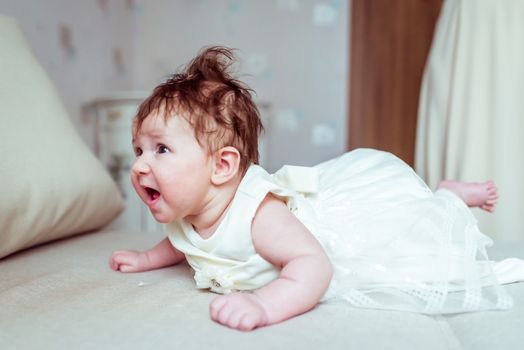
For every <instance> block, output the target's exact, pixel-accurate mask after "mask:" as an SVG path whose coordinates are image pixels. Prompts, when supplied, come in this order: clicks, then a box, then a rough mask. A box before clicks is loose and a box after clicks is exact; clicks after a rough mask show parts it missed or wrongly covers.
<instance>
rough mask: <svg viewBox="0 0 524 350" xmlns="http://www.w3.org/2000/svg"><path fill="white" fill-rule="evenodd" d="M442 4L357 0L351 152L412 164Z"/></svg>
mask: <svg viewBox="0 0 524 350" xmlns="http://www.w3.org/2000/svg"><path fill="white" fill-rule="evenodd" d="M441 4H442V0H353V1H351V21H350V23H351V30H350V33H351V45H350V69H349V71H350V77H349V90H350V91H349V117H348V118H349V123H348V149H350V150H351V149H355V148H360V147H371V148H377V149H380V150H384V151H388V152H392V153H394V154H395V155H396V156H398V157H399V158H401V159H402V160H404V161H405V162H406V163H408V164H409V165H411V166H413V161H414V152H415V133H416V125H417V108H418V97H419V91H420V82H421V80H422V74H423V71H424V64H425V62H426V57H427V55H428V52H429V48H430V45H431V40H432V38H433V31H434V27H435V22H436V20H437V18H438V15H439V11H440V7H441Z"/></svg>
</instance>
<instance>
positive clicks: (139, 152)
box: [134, 147, 142, 157]
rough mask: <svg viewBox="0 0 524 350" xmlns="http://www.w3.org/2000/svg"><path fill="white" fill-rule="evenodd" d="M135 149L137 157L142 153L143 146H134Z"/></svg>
mask: <svg viewBox="0 0 524 350" xmlns="http://www.w3.org/2000/svg"><path fill="white" fill-rule="evenodd" d="M134 151H135V156H136V157H138V156H141V155H142V148H140V147H135V148H134Z"/></svg>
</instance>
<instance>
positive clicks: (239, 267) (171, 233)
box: [167, 149, 524, 314]
mask: <svg viewBox="0 0 524 350" xmlns="http://www.w3.org/2000/svg"><path fill="white" fill-rule="evenodd" d="M269 192H271V193H274V194H275V195H277V196H279V197H282V198H284V199H285V200H286V202H287V205H288V207H289V208H290V210H291V211H292V212H293V213H294V214H295V215H296V217H297V218H298V219H299V220H300V221H301V222H302V223H304V225H305V226H306V227H308V229H309V230H310V231H311V232H312V233H313V235H314V236H315V237H316V238H317V239H318V240H319V242H320V243H321V244H322V245H323V247H324V249H325V250H326V252H327V254H328V256H329V257H330V259H331V262H332V264H333V266H334V271H335V273H334V277H333V280H332V282H331V284H330V287H329V289H328V291H327V293H326V295H325V296H324V298H323V300H325V301H326V300H332V299H343V300H346V301H348V302H350V303H351V304H353V305H355V306H360V307H370V308H381V309H396V310H407V311H416V312H423V313H429V314H432V313H453V312H464V311H473V310H483V309H505V308H509V307H510V306H511V305H512V300H511V298H510V297H509V296H508V294H507V293H506V292H505V290H504V289H503V288H502V287H501V286H500V285H499V283H498V281H497V275H496V274H495V273H494V272H493V266H494V264H493V263H492V262H490V261H488V258H487V256H486V251H485V247H486V246H488V245H490V244H491V243H492V241H491V240H490V239H489V238H488V237H486V236H485V235H483V234H482V233H481V232H479V230H478V228H477V226H476V220H475V218H474V217H473V215H472V214H471V213H470V210H469V208H468V207H467V206H466V205H465V204H464V203H463V202H462V200H461V199H459V198H458V197H457V196H456V195H454V194H453V193H452V192H449V191H446V190H439V191H437V192H435V193H433V192H432V191H431V190H429V188H428V187H427V186H426V185H425V184H424V182H423V181H422V180H421V179H420V178H419V177H418V176H417V175H416V174H415V172H414V171H413V170H412V169H411V168H410V167H409V166H408V165H406V164H405V163H404V162H403V161H402V160H400V159H398V158H397V157H395V156H393V155H392V154H389V153H386V152H381V151H376V150H371V149H360V150H355V151H352V152H349V153H346V154H344V155H342V156H340V157H338V158H335V159H332V160H329V161H327V162H324V163H322V164H319V165H317V166H315V167H311V168H308V167H290V166H285V167H284V168H282V169H281V170H280V171H278V172H277V173H275V174H273V175H270V174H268V173H267V172H266V171H265V170H264V169H263V168H261V167H259V166H256V165H252V166H250V168H249V169H248V171H247V173H246V174H245V176H244V178H243V179H242V182H241V183H240V185H239V188H238V190H237V193H236V194H235V197H234V199H233V202H232V203H231V206H230V208H229V210H228V212H227V213H226V215H225V217H224V219H223V220H222V222H221V223H220V225H219V227H218V228H217V230H216V231H215V233H214V234H213V235H212V236H211V237H210V238H208V239H202V238H201V237H200V236H199V234H198V233H197V232H195V231H194V229H193V228H192V226H191V225H190V224H188V223H186V222H184V221H179V222H173V223H171V224H168V225H167V232H168V237H169V239H170V241H171V242H172V244H173V245H174V246H175V247H176V248H177V249H179V250H180V251H182V252H183V253H184V254H186V258H187V261H188V262H189V264H190V265H191V267H192V268H193V269H194V270H195V281H196V283H197V287H199V288H209V289H210V290H212V291H214V292H218V293H228V292H230V291H236V290H252V289H256V288H259V287H262V286H263V285H265V284H267V283H269V282H271V281H273V280H274V279H276V278H277V277H278V274H279V270H278V269H277V268H276V267H274V266H272V265H271V264H270V263H269V262H267V261H265V260H264V259H263V258H261V257H260V256H259V255H258V254H257V253H256V251H255V248H254V246H253V242H252V239H251V222H252V219H253V217H254V215H255V212H256V210H257V208H258V206H259V205H260V203H261V202H262V200H263V199H264V198H265V196H266V195H267V194H268V193H269ZM522 266H523V265H522V261H520V260H517V259H513V260H511V261H507V262H506V263H505V264H503V265H501V266H500V267H499V269H506V270H508V269H509V270H512V271H513V272H515V269H518V268H520V270H519V272H518V274H517V277H515V276H512V277H511V279H512V280H515V279H517V280H518V279H520V278H521V277H522V271H524V268H522ZM504 282H511V281H509V280H505V281H504Z"/></svg>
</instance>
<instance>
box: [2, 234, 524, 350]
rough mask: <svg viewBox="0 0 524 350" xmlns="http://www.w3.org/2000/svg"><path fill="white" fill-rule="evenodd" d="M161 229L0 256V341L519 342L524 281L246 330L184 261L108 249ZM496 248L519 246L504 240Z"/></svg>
mask: <svg viewBox="0 0 524 350" xmlns="http://www.w3.org/2000/svg"><path fill="white" fill-rule="evenodd" d="M159 239H161V236H159V235H158V234H145V233H133V232H118V231H108V232H99V233H95V234H87V235H83V236H77V237H73V238H70V239H66V240H62V241H58V242H54V243H50V244H47V245H44V246H40V247H36V248H33V249H30V250H27V251H24V252H21V253H18V254H15V255H12V256H10V257H8V258H6V259H4V260H0V276H1V278H0V281H1V284H0V349H4V350H5V349H150V348H152V349H181V348H184V349H202V348H205V347H212V348H214V349H246V348H249V349H271V348H277V349H284V348H288V349H313V348H314V349H317V348H323V349H348V348H351V349H353V348H354V349H378V348H380V349H516V348H519V347H520V346H522V344H524V335H523V334H524V331H523V330H524V303H523V301H524V284H514V285H510V286H506V288H508V290H509V291H510V293H511V294H512V295H513V296H514V297H515V299H516V306H515V308H514V309H512V310H510V311H494V312H479V313H473V314H460V315H453V316H446V317H429V316H424V315H419V314H413V313H405V312H394V311H379V310H363V309H357V308H353V307H350V306H348V305H346V304H344V303H340V302H334V303H331V304H321V305H319V306H318V307H317V308H315V309H314V310H313V311H311V312H309V313H306V314H304V315H302V316H299V317H296V318H294V319H292V320H289V321H286V322H283V323H281V324H278V325H274V326H271V327H266V328H261V329H258V330H255V331H254V332H250V333H242V332H239V331H235V330H230V329H228V328H225V327H223V326H220V325H218V324H216V323H214V322H212V321H211V320H210V319H209V316H208V303H209V301H210V300H211V299H212V298H213V297H214V295H213V294H211V293H208V292H204V291H199V290H197V289H195V285H194V282H193V278H192V275H191V272H190V270H189V267H188V266H187V265H186V264H183V265H180V266H176V267H171V268H165V269H162V270H157V271H151V272H145V273H139V274H121V273H117V272H114V271H112V270H110V269H109V267H108V265H107V260H108V257H109V255H110V253H111V251H113V250H115V249H121V248H136V249H141V248H145V247H148V246H151V245H153V244H155V243H156V242H157V241H158V240H159ZM500 248H501V250H500V251H498V252H495V253H496V254H495V255H497V254H498V255H499V256H500V255H505V254H504V252H503V251H504V250H506V251H508V250H513V251H512V252H511V253H513V254H515V253H517V252H519V251H520V252H522V253H521V256H522V255H524V254H523V253H524V249H522V248H524V245H523V244H520V246H519V245H515V244H507V245H506V246H501V247H500Z"/></svg>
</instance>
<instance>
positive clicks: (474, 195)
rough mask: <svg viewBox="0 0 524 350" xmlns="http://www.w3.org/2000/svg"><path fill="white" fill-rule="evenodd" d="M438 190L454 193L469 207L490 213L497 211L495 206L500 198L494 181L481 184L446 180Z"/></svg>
mask: <svg viewBox="0 0 524 350" xmlns="http://www.w3.org/2000/svg"><path fill="white" fill-rule="evenodd" d="M437 188H445V189H447V190H450V191H452V192H454V193H455V194H456V195H458V196H459V197H460V198H462V200H463V201H464V202H465V203H466V204H467V205H468V207H479V208H481V209H483V210H486V211H488V212H492V211H493V210H495V204H496V203H497V199H498V198H499V193H498V190H497V187H496V186H495V184H494V183H493V181H486V182H482V183H480V182H461V181H451V180H444V181H441V182H440V183H439V184H438V187H437Z"/></svg>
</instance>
